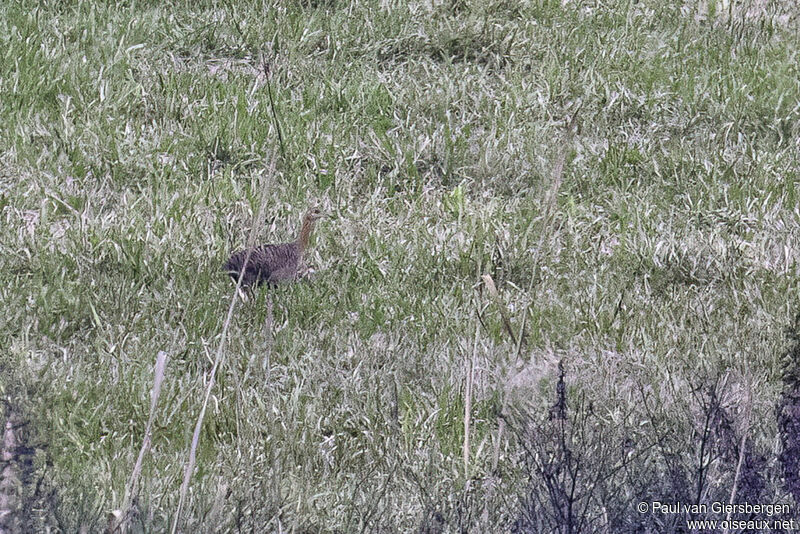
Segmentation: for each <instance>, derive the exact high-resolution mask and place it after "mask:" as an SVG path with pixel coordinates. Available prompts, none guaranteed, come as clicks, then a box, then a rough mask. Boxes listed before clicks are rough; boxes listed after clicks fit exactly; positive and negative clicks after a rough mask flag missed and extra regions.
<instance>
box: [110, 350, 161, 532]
mask: <svg viewBox="0 0 800 534" xmlns="http://www.w3.org/2000/svg"><path fill="white" fill-rule="evenodd" d="M166 367H167V353H166V352H164V351H163V350H161V351H158V354H157V355H156V365H155V368H154V372H153V389H151V390H150V416H149V417H148V419H147V426H145V430H144V439H143V440H142V448H141V449H140V450H139V457H138V458H137V459H136V465H134V466H133V472H131V478H130V480H128V485H127V486H126V487H125V496H124V497H123V499H122V508H121V509H120V510H116V511H115V512H112V513H111V514H110V516H109V526H108V528H107V529H106V530H107V531H109V532H114V531H116V530H119V531H120V532H122V533H123V534H124V532H125V531H126V530H127V527H128V518H129V517H130V509H131V499H133V498H134V497H135V496H136V493H137V490H138V486H139V476H140V475H141V473H142V463H143V462H144V455H145V454H147V452H148V451H149V450H150V443H151V441H152V438H153V422H154V421H155V419H156V406H157V405H158V397H159V396H160V395H161V384H162V383H163V382H164V371H165V369H166Z"/></svg>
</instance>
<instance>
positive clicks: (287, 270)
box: [223, 208, 322, 287]
mask: <svg viewBox="0 0 800 534" xmlns="http://www.w3.org/2000/svg"><path fill="white" fill-rule="evenodd" d="M321 217H322V212H321V211H320V210H319V208H311V209H310V210H308V211H307V212H306V214H305V216H304V217H303V226H301V227H300V235H298V236H297V239H296V240H295V241H292V242H291V243H281V244H279V245H259V246H256V247H252V248H250V249H244V250H239V251H236V252H234V253H233V255H232V256H231V257H230V259H229V260H228V261H227V262H226V263H225V266H224V267H223V269H224V270H225V271H226V272H227V273H228V274H229V275H230V276H231V278H233V281H234V282H237V281H238V280H239V277H240V276H241V277H242V282H241V286H242V287H252V286H254V285H255V286H256V287H258V286H260V285H261V284H269V285H274V284H277V283H278V282H289V281H292V280H296V279H297V278H298V276H299V275H300V271H301V269H302V268H303V267H304V264H303V253H304V252H305V250H306V248H307V247H308V238H309V237H310V236H311V230H313V229H314V224H315V223H316V222H317V220H319V219H320V218H321ZM248 252H249V253H250V257H249V258H247V254H248ZM245 259H247V265H245V264H244V263H245ZM243 268H244V269H243Z"/></svg>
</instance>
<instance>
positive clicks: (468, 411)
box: [464, 320, 480, 478]
mask: <svg viewBox="0 0 800 534" xmlns="http://www.w3.org/2000/svg"><path fill="white" fill-rule="evenodd" d="M479 334H480V323H479V322H478V321H477V320H476V321H475V342H474V343H473V344H472V357H470V356H466V355H465V358H464V360H465V362H464V364H465V367H466V370H467V378H466V382H467V384H466V390H467V391H466V394H465V395H466V398H465V399H464V477H465V478H469V432H470V424H471V422H472V383H473V380H474V377H473V372H474V370H475V355H476V354H477V352H478V335H479Z"/></svg>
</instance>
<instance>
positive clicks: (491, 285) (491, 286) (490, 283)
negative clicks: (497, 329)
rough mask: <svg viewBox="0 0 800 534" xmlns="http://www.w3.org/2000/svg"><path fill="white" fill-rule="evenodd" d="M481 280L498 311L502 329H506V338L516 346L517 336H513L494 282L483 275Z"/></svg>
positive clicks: (504, 307)
mask: <svg viewBox="0 0 800 534" xmlns="http://www.w3.org/2000/svg"><path fill="white" fill-rule="evenodd" d="M481 279H482V280H483V284H484V285H485V286H486V289H488V290H489V295H491V297H492V300H493V301H494V303H495V305H496V306H497V309H499V310H500V316H501V317H502V319H503V328H505V329H506V333H508V337H510V338H511V341H512V342H513V343H514V345H516V344H517V336H516V335H514V329H513V328H511V318H510V315H509V313H508V308H507V307H506V305H505V303H504V302H503V301H502V300H501V299H500V293H498V292H497V286H495V285H494V280H493V279H492V277H491V276H490V275H488V274H484V275H483V276H481Z"/></svg>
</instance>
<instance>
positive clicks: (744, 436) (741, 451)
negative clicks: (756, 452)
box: [724, 391, 752, 534]
mask: <svg viewBox="0 0 800 534" xmlns="http://www.w3.org/2000/svg"><path fill="white" fill-rule="evenodd" d="M751 398H752V397H751V396H750V392H749V391H748V393H747V403H746V405H745V428H744V431H743V432H742V439H741V441H740V442H739V461H738V463H737V464H736V474H734V476H733V487H732V488H731V497H730V499H728V502H730V503H733V502H736V500H735V499H736V492H737V490H738V486H739V477H740V476H741V473H742V464H743V463H744V455H745V449H744V448H745V446H746V445H747V433H748V432H749V431H750V406H751V402H750V401H751ZM725 519H726V523H727V524H730V522H731V512H728V515H727V516H726V517H725ZM728 530H729V529H727V528H726V529H725V531H724V532H725V534H727V533H728Z"/></svg>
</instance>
